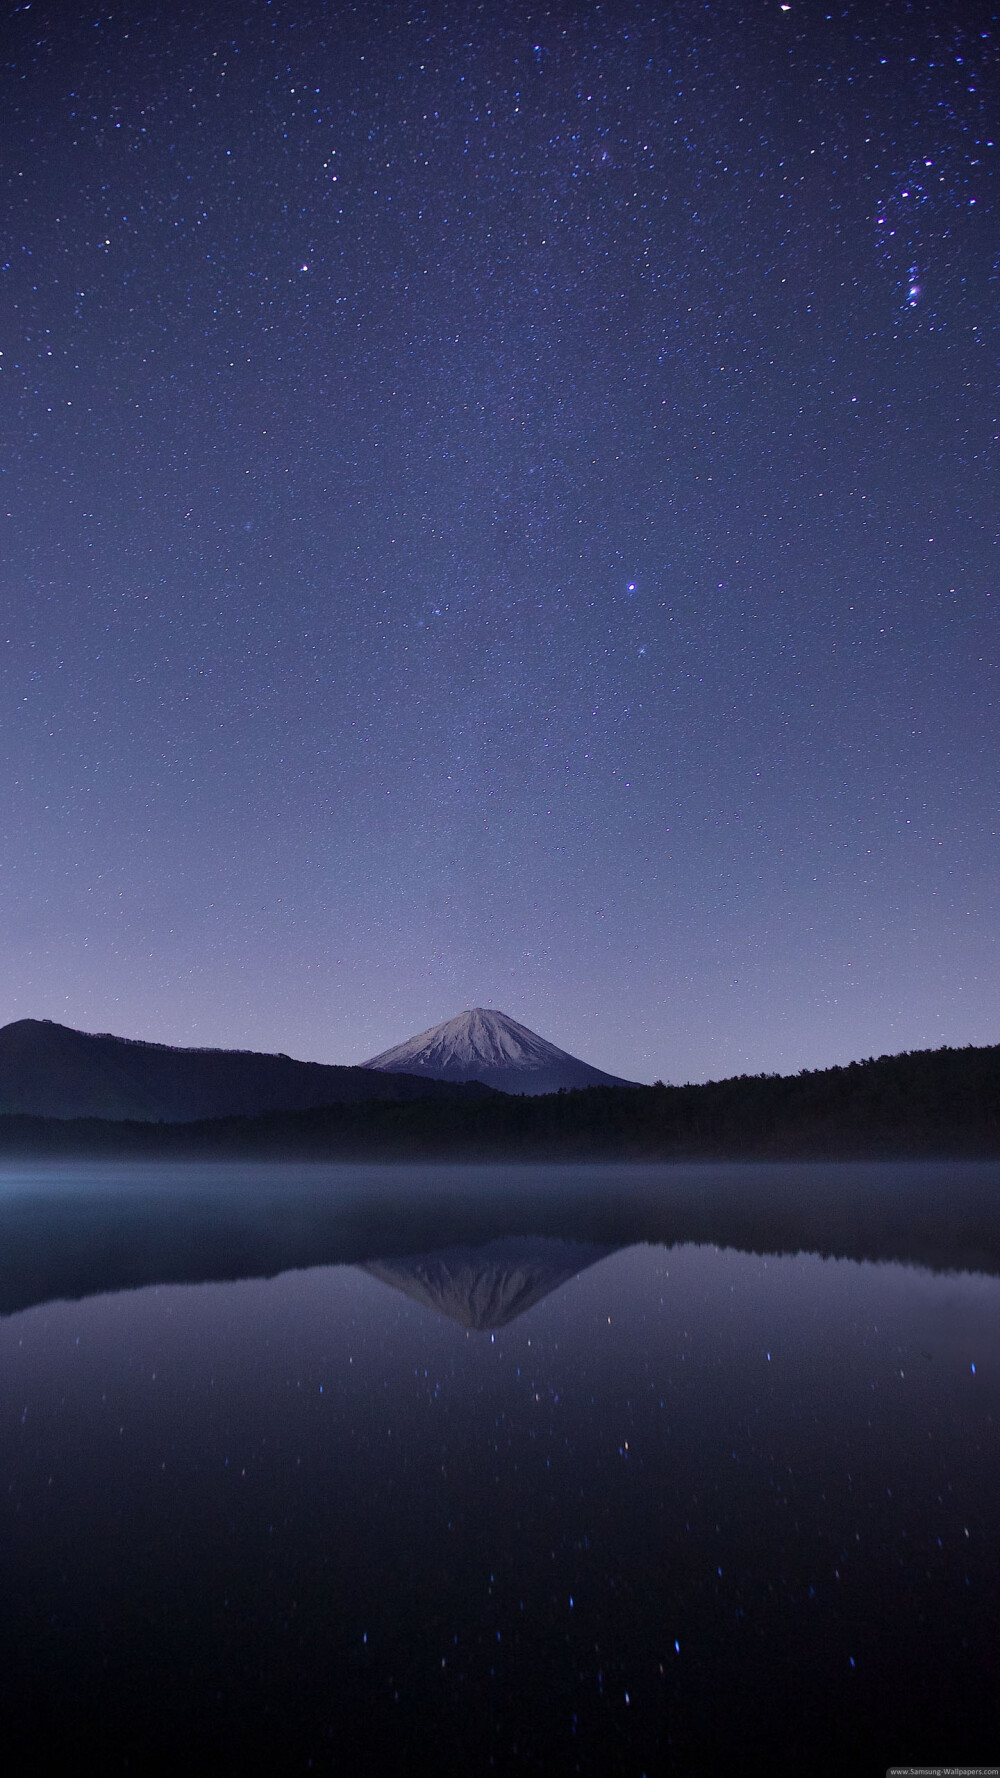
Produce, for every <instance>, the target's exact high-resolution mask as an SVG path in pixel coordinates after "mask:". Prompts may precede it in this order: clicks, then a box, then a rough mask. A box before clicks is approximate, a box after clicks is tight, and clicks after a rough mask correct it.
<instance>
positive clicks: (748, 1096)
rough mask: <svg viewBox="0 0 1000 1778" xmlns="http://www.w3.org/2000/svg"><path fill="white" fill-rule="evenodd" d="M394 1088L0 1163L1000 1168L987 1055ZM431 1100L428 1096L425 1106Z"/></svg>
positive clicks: (114, 1128)
mask: <svg viewBox="0 0 1000 1778" xmlns="http://www.w3.org/2000/svg"><path fill="white" fill-rule="evenodd" d="M116 1041H120V1040H116ZM137 1047H142V1046H137ZM181 1053H185V1052H181ZM195 1053H198V1052H195ZM209 1053H210V1054H211V1053H212V1052H209ZM216 1053H218V1052H216ZM267 1059H268V1060H281V1058H267ZM298 1066H300V1067H303V1068H304V1067H306V1066H307V1064H298ZM330 1072H331V1073H337V1072H343V1073H345V1074H353V1073H354V1072H355V1071H354V1070H348V1069H345V1070H343V1071H338V1070H330ZM357 1072H359V1073H364V1072H365V1071H364V1070H358V1071H357ZM367 1079H368V1080H369V1082H373V1083H378V1084H380V1085H381V1088H382V1091H383V1094H384V1093H385V1089H386V1084H387V1081H388V1079H389V1077H387V1076H385V1075H382V1074H378V1073H374V1072H369V1073H368V1074H367ZM403 1081H408V1082H409V1084H410V1085H411V1086H412V1087H413V1088H414V1089H415V1090H416V1091H417V1092H419V1093H421V1096H420V1097H414V1098H412V1099H409V1100H403V1099H402V1098H401V1097H396V1098H395V1099H394V1100H392V1101H389V1100H388V1099H387V1098H385V1097H383V1098H381V1099H374V1098H368V1099H366V1100H363V1101H361V1100H355V1101H353V1102H351V1103H340V1104H331V1105H327V1106H321V1107H316V1108H313V1109H310V1110H306V1111H299V1112H290V1111H275V1112H271V1113H268V1114H267V1115H265V1116H261V1117H254V1118H243V1117H226V1118H215V1119H211V1120H207V1121H201V1122H197V1123H195V1122H190V1123H184V1124H180V1123H174V1124H169V1125H168V1124H164V1125H156V1124H149V1123H135V1122H131V1123H125V1122H117V1123H112V1122H108V1121H103V1120H98V1119H77V1120H73V1121H64V1122H56V1121H54V1120H45V1119H37V1118H30V1117H3V1118H0V1153H2V1154H6V1155H16V1154H20V1155H38V1156H42V1155H46V1156H52V1155H95V1156H96V1155H100V1156H112V1155H133V1156H136V1157H144V1158H153V1157H154V1156H158V1155H159V1156H163V1157H169V1158H179V1157H182V1156H199V1157H205V1158H212V1157H218V1158H220V1159H221V1158H224V1157H226V1158H228V1157H243V1156H245V1157H248V1158H258V1159H278V1158H282V1157H288V1158H292V1157H295V1158H304V1159H305V1158H311V1159H360V1160H386V1161H390V1160H391V1161H407V1160H415V1159H434V1158H440V1159H454V1160H459V1159H505V1160H588V1159H594V1160H685V1159H724V1158H725V1159H734V1160H735V1159H740V1160H750V1159H768V1158H772V1159H804V1158H815V1159H850V1158H875V1157H886V1158H890V1157H898V1158H905V1157H920V1156H935V1157H937V1156H941V1157H945V1156H952V1157H960V1156H968V1157H978V1156H982V1157H986V1156H993V1155H1000V1046H993V1047H991V1048H988V1049H974V1048H972V1047H971V1046H970V1047H969V1048H967V1049H961V1050H952V1049H941V1050H918V1051H913V1052H911V1053H909V1054H905V1055H901V1056H882V1057H880V1058H879V1059H878V1060H877V1061H873V1060H870V1061H867V1062H852V1063H851V1064H850V1065H849V1066H848V1067H844V1068H827V1069H823V1070H819V1071H816V1072H808V1071H803V1072H802V1073H801V1074H797V1075H790V1076H779V1075H740V1076H738V1077H737V1078H735V1079H732V1080H723V1081H711V1082H709V1083H708V1084H706V1085H702V1086H684V1087H669V1086H659V1085H658V1086H653V1087H617V1088H615V1087H591V1088H588V1089H586V1090H583V1091H580V1092H563V1093H554V1094H549V1095H546V1096H544V1097H539V1098H530V1097H523V1098H521V1097H512V1096H508V1095H503V1094H497V1093H492V1092H489V1091H488V1090H487V1089H484V1088H479V1089H476V1088H475V1087H473V1086H465V1087H451V1088H448V1087H445V1086H442V1085H441V1084H440V1083H435V1082H431V1081H420V1080H417V1079H415V1078H413V1077H408V1076H398V1077H396V1078H395V1080H394V1082H393V1090H394V1091H395V1088H396V1085H397V1084H399V1083H402V1082H403ZM434 1086H437V1087H438V1092H437V1093H436V1094H435V1095H434V1096H433V1097H430V1096H427V1095H428V1093H429V1089H431V1088H432V1087H434ZM376 1090H377V1087H376Z"/></svg>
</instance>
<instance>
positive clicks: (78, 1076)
mask: <svg viewBox="0 0 1000 1778" xmlns="http://www.w3.org/2000/svg"><path fill="white" fill-rule="evenodd" d="M454 1090H455V1089H453V1090H452V1093H449V1091H448V1088H447V1086H442V1084H441V1083H440V1082H438V1081H437V1080H433V1079H424V1080H419V1079H415V1078H413V1077H412V1076H411V1075H408V1074H401V1075H398V1076H382V1077H373V1076H372V1073H371V1071H370V1070H369V1069H366V1068H361V1067H357V1068H341V1067H336V1066H333V1065H328V1064H325V1063H323V1062H296V1061H293V1060H292V1058H291V1057H290V1056H281V1055H278V1056H268V1055H260V1054H258V1053H256V1052H255V1051H253V1050H213V1049H174V1048H172V1047H171V1046H170V1045H169V1044H165V1043H141V1042H136V1041H134V1040H133V1039H131V1038H126V1037H112V1036H108V1035H101V1036H93V1035H92V1034H91V1033H89V1032H86V1031H74V1030H72V1029H71V1028H70V1027H69V1026H67V1025H57V1024H54V1023H53V1022H52V1021H51V1020H50V1019H18V1020H16V1021H15V1023H14V1024H12V1025H5V1026H4V1027H3V1028H2V1029H0V1115H2V1114H3V1113H12V1112H19V1113H27V1114H29V1115H33V1116H36V1117H56V1118H78V1117H98V1118H113V1119H121V1120H124V1119H138V1120H141V1121H146V1122H152V1123H156V1122H159V1121H161V1120H162V1121H163V1122H165V1123H191V1122H194V1121H195V1120H196V1119H199V1118H216V1117H257V1116H259V1115H260V1114H261V1113H263V1112H278V1111H286V1112H287V1111H306V1110H309V1109H311V1108H312V1107H314V1106H324V1105H343V1104H352V1103H355V1102H357V1101H358V1100H362V1099H416V1098H427V1097H432V1098H445V1099H447V1098H449V1097H452V1096H453V1094H454ZM473 1090H474V1089H473Z"/></svg>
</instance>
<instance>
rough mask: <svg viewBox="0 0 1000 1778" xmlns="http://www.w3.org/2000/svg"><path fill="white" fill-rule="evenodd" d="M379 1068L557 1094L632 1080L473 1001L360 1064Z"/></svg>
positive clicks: (510, 1090)
mask: <svg viewBox="0 0 1000 1778" xmlns="http://www.w3.org/2000/svg"><path fill="white" fill-rule="evenodd" d="M362 1067H364V1068H377V1069H379V1070H380V1071H382V1072H385V1073H390V1072H391V1073H395V1074H419V1075H424V1076H429V1077H430V1078H431V1079H433V1080H455V1081H458V1080H463V1081H473V1080H477V1081H480V1082H481V1083H482V1084H483V1085H484V1086H488V1087H496V1088H497V1089H498V1090H499V1091H500V1092H501V1093H557V1092H558V1091H559V1089H560V1088H561V1087H627V1086H634V1085H635V1084H636V1083H635V1082H634V1081H629V1080H620V1079H619V1078H618V1076H617V1075H615V1074H604V1073H603V1072H602V1070H601V1069H600V1068H592V1067H591V1066H590V1063H589V1062H581V1061H579V1060H578V1058H577V1057H576V1056H570V1055H567V1053H566V1051H565V1050H561V1049H557V1048H556V1045H555V1044H554V1043H549V1042H548V1040H547V1039H546V1038H544V1037H539V1036H538V1034H537V1032H535V1031H529V1030H528V1028H527V1026H526V1025H519V1024H518V1023H517V1020H516V1019H512V1018H511V1017H510V1015H509V1014H508V1013H505V1012H495V1011H494V1010H493V1008H492V1007H485V1006H474V1007H473V1008H472V1010H471V1012H462V1013H459V1015H458V1017H457V1018H455V1019H448V1020H447V1021H446V1022H445V1024H443V1025H433V1026H432V1027H431V1029H430V1030H429V1031H421V1032H420V1034H419V1036H417V1037H410V1038H408V1039H407V1041H406V1042H405V1043H398V1044H396V1045H395V1047H394V1048H393V1049H390V1050H383V1052H382V1054H381V1055H380V1056H372V1057H371V1059H370V1061H368V1062H364V1063H362Z"/></svg>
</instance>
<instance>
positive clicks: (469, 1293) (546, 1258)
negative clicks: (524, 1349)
mask: <svg viewBox="0 0 1000 1778" xmlns="http://www.w3.org/2000/svg"><path fill="white" fill-rule="evenodd" d="M612 1251H613V1249H612V1248H610V1247H594V1246H591V1245H589V1244H586V1243H583V1242H578V1241H556V1240H552V1239H547V1238H546V1237H544V1236H542V1237H536V1239H534V1240H516V1239H514V1240H505V1241H488V1242H486V1243H485V1244H484V1245H483V1246H482V1247H447V1248H444V1249H442V1250H441V1251H440V1252H437V1253H418V1254H412V1255H411V1256H410V1257H409V1258H407V1259H374V1260H369V1261H368V1263H367V1264H366V1265H365V1266H363V1267H362V1268H361V1269H362V1270H363V1271H365V1272H368V1273H369V1274H370V1276H371V1277H372V1278H378V1279H379V1280H380V1281H381V1282H382V1283H383V1284H388V1285H390V1286H391V1287H392V1289H393V1290H401V1291H402V1292H403V1295H404V1296H408V1297H411V1298H412V1299H413V1301H414V1302H415V1303H423V1305H424V1307H425V1308H428V1309H434V1310H436V1311H437V1313H438V1314H439V1315H447V1316H448V1318H449V1320H451V1321H457V1322H458V1324H459V1326H460V1327H468V1328H472V1329H474V1330H475V1331H476V1332H477V1333H483V1332H487V1331H488V1330H489V1329H490V1328H496V1327H507V1326H508V1325H509V1323H510V1322H512V1321H516V1320H517V1317H518V1316H519V1315H523V1314H524V1313H525V1310H527V1309H533V1308H534V1306H535V1304H536V1303H540V1302H541V1301H542V1299H543V1298H544V1297H547V1296H551V1294H552V1292H553V1291H554V1290H558V1289H559V1287H560V1285H561V1284H567V1283H568V1282H569V1280H570V1279H571V1278H575V1277H576V1276H577V1274H578V1273H580V1272H583V1271H586V1269H587V1267H588V1266H592V1265H596V1263H597V1261H598V1260H599V1259H605V1258H606V1257H607V1255H608V1254H609V1253H611V1252H612Z"/></svg>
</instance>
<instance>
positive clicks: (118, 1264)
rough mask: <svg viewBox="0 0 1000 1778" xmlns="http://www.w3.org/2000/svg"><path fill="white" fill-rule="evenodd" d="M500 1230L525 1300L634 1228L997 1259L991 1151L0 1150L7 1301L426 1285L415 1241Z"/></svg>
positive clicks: (488, 1235)
mask: <svg viewBox="0 0 1000 1778" xmlns="http://www.w3.org/2000/svg"><path fill="white" fill-rule="evenodd" d="M510 1240H517V1241H519V1242H525V1241H527V1242H529V1243H541V1244H542V1245H541V1246H539V1247H538V1248H537V1252H536V1251H535V1249H532V1252H533V1253H534V1254H535V1258H536V1259H537V1260H538V1263H539V1264H541V1265H542V1272H539V1273H538V1274H537V1282H538V1283H539V1284H540V1285H541V1288H540V1291H539V1294H538V1295H535V1296H532V1295H531V1294H530V1293H531V1291H532V1290H533V1289H534V1288H535V1286H534V1284H533V1283H531V1282H529V1280H528V1279H527V1277H525V1281H524V1285H523V1289H524V1292H525V1294H524V1297H523V1304H522V1308H523V1307H527V1306H528V1303H529V1301H538V1300H539V1297H540V1296H543V1295H544V1294H545V1292H546V1290H549V1289H555V1287H556V1285H557V1284H558V1283H560V1282H561V1281H562V1276H561V1275H559V1276H553V1278H552V1281H551V1283H548V1284H544V1283H542V1275H543V1272H544V1267H545V1265H554V1266H555V1267H556V1268H557V1271H558V1272H560V1273H561V1268H562V1267H563V1265H564V1264H565V1267H566V1268H567V1269H566V1271H565V1276H567V1277H569V1276H571V1275H572V1274H573V1272H575V1271H578V1270H579V1269H580V1267H581V1266H582V1265H589V1264H590V1263H591V1260H592V1259H593V1258H598V1257H600V1255H601V1254H602V1253H606V1252H609V1251H612V1250H614V1249H616V1248H620V1247H631V1246H636V1245H639V1244H651V1245H656V1246H663V1247H673V1246H678V1245H681V1244H683V1243H688V1242H693V1243H696V1244H700V1245H712V1246H717V1247H731V1248H737V1249H739V1250H741V1251H743V1252H746V1253H774V1254H777V1253H789V1254H792V1253H818V1254H822V1255H824V1256H829V1257H836V1258H842V1259H857V1260H892V1261H900V1262H902V1263H904V1264H910V1265H920V1266H925V1267H929V1268H931V1269H932V1270H940V1271H951V1270H969V1271H978V1272H986V1273H993V1274H1000V1164H997V1163H994V1162H989V1163H977V1162H941V1163H932V1162H918V1163H900V1164H885V1163H873V1164H861V1163H857V1164H853V1163H840V1164H837V1163H826V1164H822V1163H820V1164H799V1163H784V1164H781V1163H779V1164H773V1163H758V1164H755V1165H735V1164H733V1165H690V1166H686V1165H685V1166H681V1165H670V1166H642V1165H636V1166H573V1167H566V1166H559V1167H556V1166H537V1167H529V1166H523V1167H522V1166H511V1167H503V1166H462V1167H457V1166H456V1167H442V1166H430V1165H420V1166H413V1167H399V1166H325V1165H314V1166H295V1165H270V1164H261V1165H249V1164H242V1165H240V1164H236V1165H234V1164H225V1165H219V1164H215V1165H200V1164H191V1163H189V1164H186V1165H178V1164H162V1163H161V1164H160V1165H157V1166H150V1165H144V1166H135V1165H129V1164H126V1163H118V1164H115V1165H88V1166H69V1165H66V1166H61V1167H43V1166H18V1167H5V1168H0V1315H2V1314H14V1313H16V1312H17V1311H19V1310H21V1309H27V1308H30V1307H31V1306H32V1305H33V1304H37V1303H44V1302H51V1301H54V1300H56V1299H59V1298H81V1297H87V1296H94V1295H100V1294H103V1293H106V1292H108V1291H120V1290H135V1289H140V1288H142V1287H143V1286H144V1285H149V1284H201V1283H225V1282H235V1281H236V1280H238V1279H242V1278H266V1277H275V1276H277V1275H278V1274H279V1273H281V1272H286V1271H291V1270H297V1269H300V1268H306V1267H311V1266H328V1265H367V1266H368V1267H369V1268H371V1269H373V1270H374V1273H375V1276H379V1277H382V1278H383V1281H384V1282H386V1283H393V1284H395V1285H396V1286H397V1288H399V1289H402V1290H405V1291H406V1292H407V1294H410V1295H412V1294H414V1293H415V1292H417V1293H420V1292H422V1293H423V1294H422V1295H421V1297H420V1300H422V1301H424V1302H428V1301H430V1302H435V1293H436V1292H437V1293H438V1296H440V1291H439V1290H438V1285H437V1284H435V1283H433V1282H432V1275H431V1272H430V1271H429V1270H425V1271H424V1272H420V1267H421V1266H422V1265H425V1260H423V1259H421V1257H420V1256H426V1255H428V1254H432V1253H433V1254H440V1253H441V1252H442V1250H445V1249H447V1250H448V1251H449V1252H450V1251H451V1250H452V1249H455V1248H466V1249H467V1248H482V1247H490V1246H491V1244H497V1243H503V1242H505V1241H510ZM546 1242H549V1243H555V1242H562V1243H568V1244H569V1249H570V1250H571V1251H572V1257H569V1256H567V1254H565V1253H564V1255H563V1257H562V1258H558V1259H557V1258H554V1257H553V1250H552V1248H551V1247H549V1248H546V1247H545V1243H546ZM498 1251H499V1250H498ZM543 1252H545V1253H546V1254H547V1258H546V1259H545V1260H544V1262H543V1261H542V1259H541V1255H542V1253H543ZM579 1255H582V1256H583V1257H578V1256H579ZM588 1255H589V1257H588ZM408 1256H416V1257H408ZM491 1263H493V1262H492V1261H491ZM516 1263H517V1264H520V1261H518V1262H516ZM533 1263H534V1260H533V1261H532V1264H533ZM378 1267H381V1268H382V1269H381V1270H377V1269H375V1268H378ZM401 1267H402V1268H403V1269H404V1270H405V1273H406V1276H405V1279H404V1276H403V1273H402V1272H401V1270H400V1268H401ZM418 1273H420V1279H421V1280H422V1281H420V1282H418V1281H417V1274H418ZM486 1288H487V1287H486V1283H485V1278H484V1280H483V1282H482V1284H481V1285H480V1286H479V1289H480V1292H482V1291H485V1290H486ZM521 1288H522V1287H521V1286H520V1285H518V1284H516V1283H515V1282H514V1280H513V1279H511V1280H510V1281H509V1282H508V1283H507V1284H505V1285H503V1286H500V1285H498V1290H499V1291H500V1294H499V1296H498V1297H497V1299H496V1301H497V1307H498V1310H499V1312H500V1313H501V1314H503V1313H505V1312H506V1310H505V1309H504V1308H503V1305H504V1304H507V1303H509V1304H511V1305H513V1304H514V1303H515V1302H516V1301H518V1300H519V1299H518V1293H519V1291H520V1290H521ZM444 1295H445V1296H446V1297H448V1300H449V1302H452V1298H451V1297H450V1296H449V1294H448V1290H447V1289H445V1291H444ZM476 1300H477V1301H478V1300H479V1299H478V1298H476ZM484 1300H485V1299H484ZM436 1306H437V1307H442V1308H443V1302H442V1301H437V1302H436ZM444 1312H445V1313H448V1314H453V1313H454V1303H453V1302H452V1307H450V1308H448V1309H445V1310H444ZM468 1312H469V1313H470V1314H473V1315H475V1314H477V1313H478V1312H479V1311H478V1310H473V1309H471V1308H470V1309H469V1311H468ZM490 1312H492V1311H490ZM514 1312H516V1313H521V1312H522V1309H517V1310H516V1311H514ZM460 1318H461V1317H460ZM468 1325H470V1326H476V1325H484V1326H485V1325H487V1323H485V1322H477V1321H476V1320H474V1319H473V1320H472V1321H470V1322H469V1323H468Z"/></svg>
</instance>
